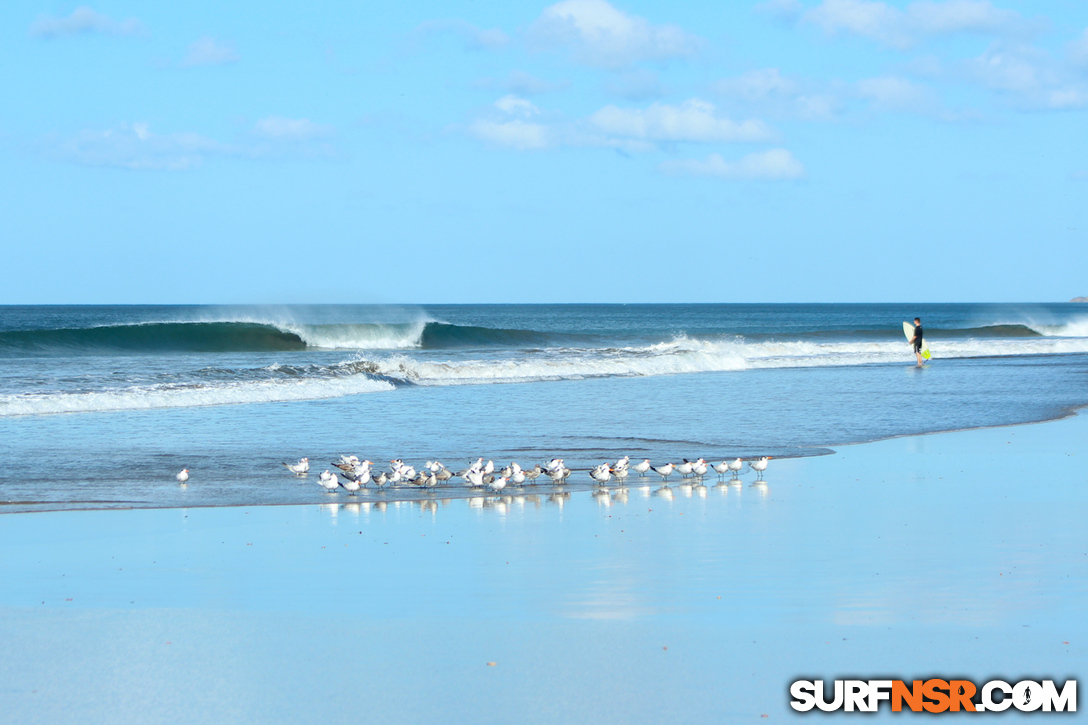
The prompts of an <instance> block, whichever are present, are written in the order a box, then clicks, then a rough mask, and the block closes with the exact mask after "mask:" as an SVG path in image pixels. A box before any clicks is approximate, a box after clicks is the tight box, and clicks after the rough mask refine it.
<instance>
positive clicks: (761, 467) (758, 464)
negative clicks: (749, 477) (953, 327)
mask: <svg viewBox="0 0 1088 725" xmlns="http://www.w3.org/2000/svg"><path fill="white" fill-rule="evenodd" d="M770 460H771V456H763V458H760V459H759V460H758V461H752V462H750V463H749V464H748V465H749V466H751V467H752V470H753V471H755V472H756V475H757V476H758V477H759V478H760V479H761V480H762V479H763V472H764V471H766V470H767V463H768V462H769V461H770Z"/></svg>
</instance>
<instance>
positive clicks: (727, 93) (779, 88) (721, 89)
mask: <svg viewBox="0 0 1088 725" xmlns="http://www.w3.org/2000/svg"><path fill="white" fill-rule="evenodd" d="M712 88H713V90H714V93H715V94H716V95H717V96H718V97H720V98H721V99H722V100H725V101H727V102H729V103H731V104H732V105H737V104H740V105H745V106H750V107H753V108H758V109H760V110H761V111H763V112H767V113H771V114H773V115H776V116H785V117H790V118H801V119H803V120H806V121H830V120H833V119H835V118H837V117H838V116H839V113H840V110H841V109H840V106H841V105H842V103H841V101H840V100H839V99H838V97H837V96H836V94H835V93H833V92H832V91H831V90H830V88H829V84H827V83H815V82H813V81H811V80H803V79H799V78H791V77H789V76H785V75H782V73H781V71H779V70H778V69H777V68H761V69H757V70H751V71H748V72H747V73H743V74H741V75H739V76H734V77H732V78H724V79H722V80H720V81H718V82H716V83H714V84H713V86H712Z"/></svg>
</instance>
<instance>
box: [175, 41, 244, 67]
mask: <svg viewBox="0 0 1088 725" xmlns="http://www.w3.org/2000/svg"><path fill="white" fill-rule="evenodd" d="M237 61H238V54H237V53H236V52H235V51H234V46H232V45H229V44H227V43H223V42H220V41H218V40H216V39H215V38H212V37H211V36H208V35H205V36H204V37H202V38H199V39H198V40H197V41H196V42H194V43H193V44H192V45H190V46H189V52H188V53H186V54H185V60H183V61H182V62H181V64H182V65H183V66H185V67H187V68H191V67H193V66H197V65H225V64H227V63H236V62H237Z"/></svg>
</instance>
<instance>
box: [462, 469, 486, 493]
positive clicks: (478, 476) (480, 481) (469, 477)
mask: <svg viewBox="0 0 1088 725" xmlns="http://www.w3.org/2000/svg"><path fill="white" fill-rule="evenodd" d="M465 480H466V481H468V485H469V486H471V487H472V488H483V487H484V472H483V471H478V470H476V469H474V468H470V469H469V470H468V471H466V472H465Z"/></svg>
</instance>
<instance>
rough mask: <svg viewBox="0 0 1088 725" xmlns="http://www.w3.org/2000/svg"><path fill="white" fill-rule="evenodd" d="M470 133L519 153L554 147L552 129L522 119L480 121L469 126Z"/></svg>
mask: <svg viewBox="0 0 1088 725" xmlns="http://www.w3.org/2000/svg"><path fill="white" fill-rule="evenodd" d="M469 131H470V132H471V133H472V135H474V136H476V138H479V139H481V140H483V141H487V142H488V143H493V144H495V145H497V146H508V147H510V148H513V149H518V150H519V151H529V150H537V149H545V148H548V147H550V146H552V145H554V140H553V134H552V131H551V129H550V128H548V127H547V126H545V125H544V124H541V123H532V122H530V121H523V120H521V119H512V120H509V121H489V120H485V119H479V120H477V121H475V122H473V123H472V125H471V126H469Z"/></svg>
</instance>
